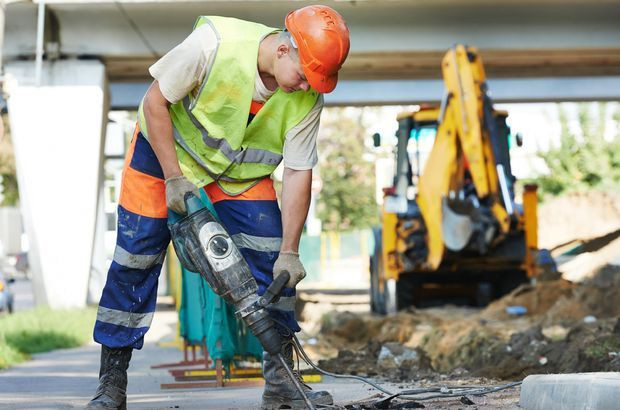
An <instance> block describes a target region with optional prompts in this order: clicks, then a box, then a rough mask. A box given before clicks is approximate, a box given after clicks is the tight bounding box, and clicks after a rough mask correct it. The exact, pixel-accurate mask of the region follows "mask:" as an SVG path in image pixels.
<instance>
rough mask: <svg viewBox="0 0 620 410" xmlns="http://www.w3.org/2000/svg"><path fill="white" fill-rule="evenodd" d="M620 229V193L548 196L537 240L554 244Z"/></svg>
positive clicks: (540, 213) (541, 211)
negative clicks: (549, 197)
mask: <svg viewBox="0 0 620 410" xmlns="http://www.w3.org/2000/svg"><path fill="white" fill-rule="evenodd" d="M618 229H620V193H610V192H597V191H589V192H587V193H572V194H568V195H563V196H560V197H556V198H552V199H549V200H548V201H546V202H544V203H543V204H541V205H540V206H539V208H538V243H539V246H540V247H541V248H548V249H551V248H554V247H556V246H558V245H561V244H563V243H566V242H568V241H570V240H574V239H583V240H587V239H591V238H595V237H599V236H603V235H605V234H607V233H609V232H612V231H616V230H618Z"/></svg>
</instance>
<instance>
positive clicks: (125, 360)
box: [86, 345, 133, 410]
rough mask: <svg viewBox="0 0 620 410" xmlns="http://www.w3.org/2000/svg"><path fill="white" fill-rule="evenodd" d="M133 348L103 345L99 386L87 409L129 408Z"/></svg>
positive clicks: (121, 409)
mask: <svg viewBox="0 0 620 410" xmlns="http://www.w3.org/2000/svg"><path fill="white" fill-rule="evenodd" d="M132 350H133V348H131V347H124V348H121V349H112V348H110V347H107V346H104V345H101V365H100V366H101V367H100V368H99V369H100V370H99V387H97V392H96V393H95V397H93V399H92V400H91V401H90V402H88V404H87V405H86V409H99V410H112V409H114V410H126V409H127V368H128V367H129V361H130V360H131V352H132Z"/></svg>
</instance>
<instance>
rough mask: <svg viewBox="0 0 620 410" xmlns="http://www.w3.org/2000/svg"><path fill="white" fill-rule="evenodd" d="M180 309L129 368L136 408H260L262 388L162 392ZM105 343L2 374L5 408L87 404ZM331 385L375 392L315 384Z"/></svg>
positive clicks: (43, 357)
mask: <svg viewBox="0 0 620 410" xmlns="http://www.w3.org/2000/svg"><path fill="white" fill-rule="evenodd" d="M175 321H176V313H175V312H169V311H164V312H157V313H156V314H155V318H154V320H153V326H152V327H151V330H150V331H149V333H148V334H147V337H146V339H145V346H144V348H143V349H142V350H139V351H134V354H133V358H132V361H131V366H130V368H129V387H128V392H129V400H128V407H129V408H130V409H171V408H181V409H256V408H258V404H259V403H260V398H261V393H262V387H255V388H243V389H239V388H234V389H233V388H221V389H196V390H161V389H160V384H161V383H171V382H173V381H174V379H173V378H172V377H171V376H170V375H169V373H168V372H167V370H165V369H151V368H150V366H151V365H153V364H158V363H167V362H176V361H179V360H180V359H181V358H182V357H181V351H179V350H178V349H176V348H166V347H160V346H158V345H157V343H156V342H157V341H160V340H171V339H172V336H173V332H174V329H175ZM99 353H100V347H99V345H95V344H93V345H89V346H85V347H80V348H76V349H66V350H56V351H54V352H49V353H42V354H37V355H34V357H33V360H31V361H29V362H26V363H23V364H21V365H19V366H16V367H14V368H11V369H9V370H6V371H2V372H0V408H1V409H70V408H82V407H83V406H84V405H85V404H86V403H87V402H88V400H89V399H90V397H91V396H92V394H93V393H94V392H95V390H96V388H97V376H98V372H99ZM313 388H315V389H326V388H327V389H328V390H329V391H330V392H331V393H332V394H333V395H334V396H335V397H336V398H337V400H338V401H339V402H343V401H348V400H352V399H357V398H364V397H367V396H369V395H371V394H373V393H374V391H373V392H369V391H368V387H366V386H364V385H362V384H361V383H356V382H339V381H336V382H335V383H333V382H332V383H325V382H324V383H321V384H313Z"/></svg>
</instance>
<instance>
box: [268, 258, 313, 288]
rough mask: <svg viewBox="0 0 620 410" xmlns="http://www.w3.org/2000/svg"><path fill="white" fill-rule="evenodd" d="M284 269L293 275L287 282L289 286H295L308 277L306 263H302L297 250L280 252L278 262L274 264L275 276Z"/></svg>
mask: <svg viewBox="0 0 620 410" xmlns="http://www.w3.org/2000/svg"><path fill="white" fill-rule="evenodd" d="M284 271H287V272H288V273H289V274H290V275H291V278H290V279H289V281H288V282H287V283H286V287H287V288H294V287H295V285H297V284H298V283H299V282H301V280H302V279H303V278H305V277H306V270H305V269H304V265H302V264H301V261H300V260H299V254H298V253H297V252H292V251H286V252H280V256H278V259H277V260H276V263H275V264H274V265H273V278H274V279H276V278H277V277H278V276H280V275H281V274H282V272H284Z"/></svg>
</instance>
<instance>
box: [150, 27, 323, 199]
mask: <svg viewBox="0 0 620 410" xmlns="http://www.w3.org/2000/svg"><path fill="white" fill-rule="evenodd" d="M203 24H209V25H211V27H212V28H213V30H214V32H215V34H216V36H217V39H218V46H217V50H216V56H215V59H214V61H213V64H212V67H210V69H209V70H208V77H207V78H205V79H204V80H203V83H202V85H201V87H200V89H199V91H198V92H197V95H192V93H190V95H188V96H186V97H185V98H183V99H182V100H181V101H179V102H177V103H176V104H173V105H171V106H170V117H171V119H172V125H173V134H174V140H175V147H176V152H177V157H178V159H179V165H180V167H181V170H182V172H183V175H185V176H186V177H187V178H188V179H189V180H190V181H191V182H193V183H194V184H196V185H197V186H198V187H202V186H204V185H207V184H209V183H211V182H213V181H217V182H218V184H219V185H220V187H221V188H222V189H223V190H224V191H225V192H227V193H229V194H231V195H237V194H240V193H242V192H244V191H246V190H247V189H248V188H250V187H251V186H253V184H255V183H256V182H258V181H259V180H260V179H262V178H264V177H266V176H269V175H271V173H272V172H273V171H274V170H275V169H276V167H277V166H278V164H279V163H280V162H281V161H282V148H283V146H284V138H285V136H286V133H287V132H288V131H289V130H290V129H291V128H293V127H295V126H296V125H298V124H299V123H300V122H301V121H302V120H303V119H304V118H305V117H306V116H307V115H308V113H309V112H310V111H311V110H312V108H313V107H314V105H315V103H316V101H317V99H318V97H319V93H318V92H317V91H315V90H312V89H310V90H309V91H307V92H306V91H303V90H300V91H296V92H293V93H289V94H287V93H285V92H283V91H282V90H280V89H278V90H277V91H276V92H275V93H274V94H273V95H272V96H271V98H269V100H267V102H266V103H265V104H264V105H263V107H262V108H261V109H260V111H259V112H258V113H257V114H256V116H255V117H254V118H253V119H252V121H251V122H250V124H249V125H248V116H249V113H250V105H251V103H252V95H253V92H254V81H255V78H256V69H257V61H258V47H259V44H260V41H261V40H262V39H263V38H265V37H266V36H267V35H269V34H271V33H274V32H278V29H274V28H271V27H267V26H264V25H262V24H258V23H252V22H248V21H243V20H238V19H234V18H228V17H213V16H209V17H207V16H202V17H199V18H198V20H197V22H196V24H195V26H194V29H196V28H197V27H200V26H201V25H203ZM139 121H140V128H141V130H142V133H143V134H144V135H145V137H146V138H148V129H147V126H146V121H145V119H144V112H143V109H142V103H141V104H140V109H139Z"/></svg>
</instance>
